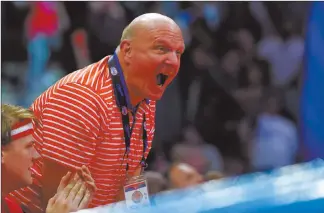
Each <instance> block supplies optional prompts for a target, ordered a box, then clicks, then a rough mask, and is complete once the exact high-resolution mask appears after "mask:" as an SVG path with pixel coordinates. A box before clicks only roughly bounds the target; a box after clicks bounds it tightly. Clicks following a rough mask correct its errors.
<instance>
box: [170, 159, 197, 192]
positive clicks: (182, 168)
mask: <svg viewBox="0 0 324 213" xmlns="http://www.w3.org/2000/svg"><path fill="white" fill-rule="evenodd" d="M168 177H169V180H168V181H169V185H170V188H171V189H183V188H187V187H190V186H195V185H197V184H200V183H202V182H203V177H202V176H201V175H200V174H199V173H198V172H197V170H196V169H195V168H194V167H192V166H190V165H189V164H186V163H175V164H174V165H172V166H171V167H170V169H169V173H168Z"/></svg>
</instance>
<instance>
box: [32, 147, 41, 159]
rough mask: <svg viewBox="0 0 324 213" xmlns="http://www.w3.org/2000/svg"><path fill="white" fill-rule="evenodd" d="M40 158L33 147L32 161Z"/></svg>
mask: <svg viewBox="0 0 324 213" xmlns="http://www.w3.org/2000/svg"><path fill="white" fill-rule="evenodd" d="M40 157H41V156H40V154H39V153H38V152H37V150H36V149H35V148H34V147H33V149H32V158H33V160H36V159H38V158H40Z"/></svg>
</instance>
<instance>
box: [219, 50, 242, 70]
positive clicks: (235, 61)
mask: <svg viewBox="0 0 324 213" xmlns="http://www.w3.org/2000/svg"><path fill="white" fill-rule="evenodd" d="M221 65H222V68H223V69H224V71H225V73H227V74H228V75H231V76H236V75H237V73H238V71H239V69H240V54H239V52H238V50H235V49H231V50H229V51H228V52H227V53H226V54H225V55H224V56H223V58H222V61H221Z"/></svg>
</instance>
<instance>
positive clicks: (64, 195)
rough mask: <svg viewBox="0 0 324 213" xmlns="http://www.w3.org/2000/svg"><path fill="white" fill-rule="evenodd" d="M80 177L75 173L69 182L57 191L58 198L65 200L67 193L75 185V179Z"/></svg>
mask: <svg viewBox="0 0 324 213" xmlns="http://www.w3.org/2000/svg"><path fill="white" fill-rule="evenodd" d="M79 179H80V177H79V175H78V174H77V173H76V174H75V175H74V177H73V178H72V179H70V181H69V184H68V185H67V186H65V187H64V189H63V190H62V191H61V192H60V193H59V197H58V199H60V200H65V199H66V198H67V197H68V196H69V194H70V191H71V189H72V188H73V187H74V186H75V184H76V183H77V181H78V180H79Z"/></svg>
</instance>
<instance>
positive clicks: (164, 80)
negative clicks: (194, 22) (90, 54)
mask: <svg viewBox="0 0 324 213" xmlns="http://www.w3.org/2000/svg"><path fill="white" fill-rule="evenodd" d="M150 24H151V26H147V25H150ZM147 25H145V26H144V24H142V25H139V26H138V27H137V29H136V32H134V34H135V35H134V36H133V38H132V39H130V40H129V41H122V43H121V48H122V49H123V48H125V49H124V52H126V53H125V59H124V61H125V62H126V64H127V65H128V66H129V67H130V69H131V71H130V72H127V74H125V78H126V82H128V84H129V86H130V88H132V90H133V91H134V93H136V94H137V95H139V96H142V97H144V98H148V99H150V100H159V99H160V98H161V97H162V95H163V93H164V91H165V89H166V87H167V86H168V85H169V84H170V83H171V82H172V80H173V79H174V78H175V77H176V75H177V74H178V71H179V68H180V57H181V55H182V53H183V52H184V41H183V37H182V33H181V30H180V29H179V27H178V26H177V25H176V24H174V23H172V22H171V21H169V22H168V21H161V22H156V23H147ZM123 43H124V44H123Z"/></svg>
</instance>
